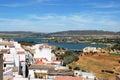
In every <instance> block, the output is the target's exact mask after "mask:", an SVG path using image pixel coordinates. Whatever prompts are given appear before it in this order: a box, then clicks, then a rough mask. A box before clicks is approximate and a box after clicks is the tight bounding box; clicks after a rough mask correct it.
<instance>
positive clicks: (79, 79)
mask: <svg viewBox="0 0 120 80" xmlns="http://www.w3.org/2000/svg"><path fill="white" fill-rule="evenodd" d="M55 80H82V77H72V76H57V77H55Z"/></svg>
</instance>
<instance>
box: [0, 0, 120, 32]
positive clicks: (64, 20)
mask: <svg viewBox="0 0 120 80" xmlns="http://www.w3.org/2000/svg"><path fill="white" fill-rule="evenodd" d="M66 30H104V31H115V32H117V31H120V0H0V31H34V32H57V31H66Z"/></svg>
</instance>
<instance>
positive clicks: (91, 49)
mask: <svg viewBox="0 0 120 80" xmlns="http://www.w3.org/2000/svg"><path fill="white" fill-rule="evenodd" d="M83 53H110V54H120V50H115V49H113V50H112V49H110V50H109V49H104V48H96V47H85V48H84V49H83Z"/></svg>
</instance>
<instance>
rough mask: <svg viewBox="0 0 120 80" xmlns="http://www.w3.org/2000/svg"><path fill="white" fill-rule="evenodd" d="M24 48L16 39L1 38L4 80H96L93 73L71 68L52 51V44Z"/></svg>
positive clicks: (0, 50)
mask: <svg viewBox="0 0 120 80" xmlns="http://www.w3.org/2000/svg"><path fill="white" fill-rule="evenodd" d="M28 47H29V49H31V50H33V51H34V53H31V52H30V51H29V50H26V49H23V47H22V46H21V44H19V43H18V42H16V41H7V40H3V39H0V52H2V54H3V76H4V80H95V79H96V76H95V75H94V74H92V73H87V72H82V71H81V70H77V71H74V70H71V69H69V68H68V67H67V66H62V61H61V60H57V57H56V56H55V54H54V53H52V46H50V45H48V44H36V45H33V46H28Z"/></svg>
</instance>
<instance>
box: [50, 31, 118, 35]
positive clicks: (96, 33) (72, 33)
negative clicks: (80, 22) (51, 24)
mask: <svg viewBox="0 0 120 80" xmlns="http://www.w3.org/2000/svg"><path fill="white" fill-rule="evenodd" d="M50 35H51V36H74V35H76V36H81V35H120V32H110V31H101V30H100V31H98V30H71V31H61V32H55V33H51V34H50Z"/></svg>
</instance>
